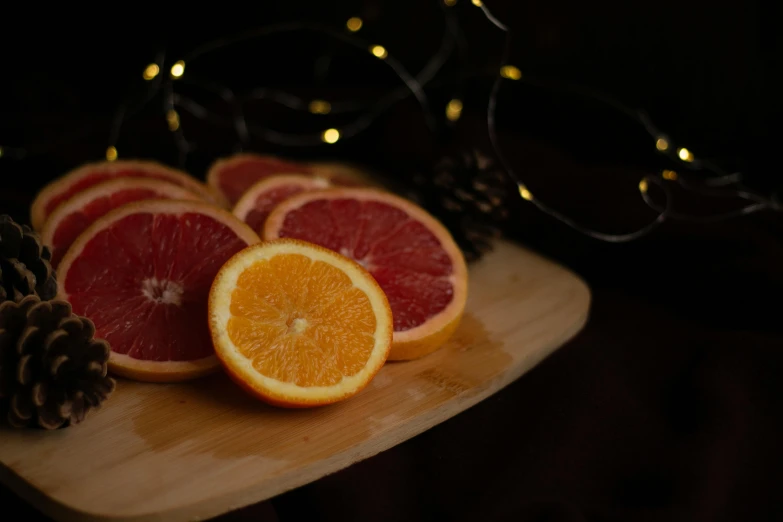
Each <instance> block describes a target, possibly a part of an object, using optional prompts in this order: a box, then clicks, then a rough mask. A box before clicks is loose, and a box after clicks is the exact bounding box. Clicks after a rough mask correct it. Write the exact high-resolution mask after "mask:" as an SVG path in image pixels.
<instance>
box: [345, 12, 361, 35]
mask: <svg viewBox="0 0 783 522" xmlns="http://www.w3.org/2000/svg"><path fill="white" fill-rule="evenodd" d="M362 25H364V22H362V19H361V18H359V17H358V16H354V17H353V18H349V19H348V21H347V22H345V27H347V28H348V30H349V31H351V32H352V33H355V32H356V31H358V30H359V29H361V28H362Z"/></svg>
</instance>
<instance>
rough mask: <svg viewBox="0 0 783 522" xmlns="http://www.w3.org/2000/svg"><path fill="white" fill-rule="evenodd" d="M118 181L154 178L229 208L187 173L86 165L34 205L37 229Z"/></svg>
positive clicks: (124, 163) (151, 165)
mask: <svg viewBox="0 0 783 522" xmlns="http://www.w3.org/2000/svg"><path fill="white" fill-rule="evenodd" d="M116 178H150V179H158V180H163V181H168V182H169V183H173V184H175V185H179V186H181V187H184V188H186V189H188V190H190V191H191V192H193V193H195V194H197V195H198V196H199V197H201V198H202V199H204V200H206V201H212V202H214V203H216V204H220V205H225V201H223V199H222V196H220V195H219V194H216V193H213V192H212V191H211V190H210V189H208V188H207V187H206V186H205V185H204V184H202V183H200V182H198V181H196V180H195V179H194V178H192V177H191V176H189V175H188V174H187V173H185V172H182V171H179V170H176V169H172V168H170V167H167V166H165V165H162V164H160V163H156V162H153V161H137V160H120V161H103V162H98V163H90V164H87V165H83V166H81V167H79V168H77V169H75V170H72V171H71V172H69V173H67V174H66V175H65V176H63V177H61V178H59V179H57V180H55V181H53V182H52V183H50V184H49V185H47V186H46V187H44V188H43V190H41V192H40V193H39V194H38V196H37V197H36V198H35V201H33V205H32V210H31V214H32V223H33V228H35V229H36V230H41V227H43V225H44V222H45V221H46V219H47V218H48V217H49V215H51V213H52V212H54V210H55V209H56V208H57V207H59V206H60V205H61V204H62V203H64V202H66V201H68V200H69V199H71V198H72V197H74V196H75V195H76V194H78V193H79V192H82V191H84V190H86V189H88V188H90V187H93V186H95V185H97V184H99V183H103V182H105V181H108V180H110V179H116Z"/></svg>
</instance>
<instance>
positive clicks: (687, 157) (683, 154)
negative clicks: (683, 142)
mask: <svg viewBox="0 0 783 522" xmlns="http://www.w3.org/2000/svg"><path fill="white" fill-rule="evenodd" d="M677 155H678V156H679V157H680V159H681V160H682V161H687V162H689V163H690V162H691V161H693V153H692V152H691V151H689V150H688V149H686V148H685V147H683V148H681V149H679V150H678V151H677Z"/></svg>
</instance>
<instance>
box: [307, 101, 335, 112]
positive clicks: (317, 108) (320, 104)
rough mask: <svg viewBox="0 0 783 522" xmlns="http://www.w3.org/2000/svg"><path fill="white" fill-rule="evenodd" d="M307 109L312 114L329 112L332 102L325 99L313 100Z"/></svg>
mask: <svg viewBox="0 0 783 522" xmlns="http://www.w3.org/2000/svg"><path fill="white" fill-rule="evenodd" d="M308 110H309V111H310V112H311V113H313V114H329V113H330V112H332V104H331V103H329V102H328V101H325V100H313V101H311V102H310V105H309V106H308Z"/></svg>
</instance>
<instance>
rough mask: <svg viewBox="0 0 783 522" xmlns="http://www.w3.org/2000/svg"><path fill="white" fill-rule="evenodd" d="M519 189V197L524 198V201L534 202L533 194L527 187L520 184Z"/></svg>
mask: <svg viewBox="0 0 783 522" xmlns="http://www.w3.org/2000/svg"><path fill="white" fill-rule="evenodd" d="M517 188H519V195H520V196H522V199H524V200H526V201H533V194H531V193H530V191H529V190H528V189H527V187H526V186H524V185H523V184H521V183H520V184H519V185H518V186H517Z"/></svg>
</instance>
